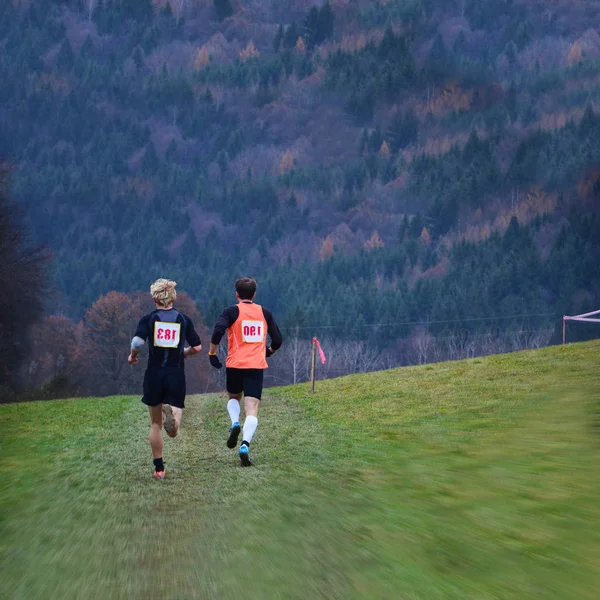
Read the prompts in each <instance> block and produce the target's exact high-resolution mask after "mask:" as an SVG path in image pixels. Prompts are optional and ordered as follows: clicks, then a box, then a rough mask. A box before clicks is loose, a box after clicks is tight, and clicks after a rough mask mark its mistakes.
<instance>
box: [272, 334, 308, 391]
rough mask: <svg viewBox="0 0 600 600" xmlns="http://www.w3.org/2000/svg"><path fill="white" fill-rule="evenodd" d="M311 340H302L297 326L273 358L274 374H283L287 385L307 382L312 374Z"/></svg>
mask: <svg viewBox="0 0 600 600" xmlns="http://www.w3.org/2000/svg"><path fill="white" fill-rule="evenodd" d="M310 356H311V346H310V340H308V339H301V338H300V329H299V327H298V326H296V327H295V328H294V329H293V330H292V334H291V335H287V336H286V340H285V344H284V345H283V346H282V348H281V350H279V352H277V354H275V356H274V357H273V361H272V362H273V367H274V372H276V373H277V374H279V373H281V374H282V375H283V376H284V377H285V380H286V383H287V382H289V383H299V382H301V381H307V380H308V378H309V373H310Z"/></svg>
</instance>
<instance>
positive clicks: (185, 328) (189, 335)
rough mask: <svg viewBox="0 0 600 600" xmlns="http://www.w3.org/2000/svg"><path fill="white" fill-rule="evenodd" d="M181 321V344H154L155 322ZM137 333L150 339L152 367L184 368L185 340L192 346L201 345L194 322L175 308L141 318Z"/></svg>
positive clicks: (149, 348)
mask: <svg viewBox="0 0 600 600" xmlns="http://www.w3.org/2000/svg"><path fill="white" fill-rule="evenodd" d="M157 321H158V322H163V323H179V324H180V326H181V329H180V331H181V334H180V337H179V345H178V346H177V347H176V348H160V347H157V346H155V345H154V324H155V322H157ZM135 335H136V336H137V337H140V338H142V339H143V340H144V341H148V340H149V343H148V368H150V367H153V368H154V367H179V368H180V369H183V363H184V359H183V349H184V347H185V342H186V341H187V343H188V344H189V345H190V346H200V343H201V342H200V336H199V335H198V334H197V333H196V330H195V329H194V324H193V323H192V321H191V319H190V318H189V317H186V316H185V315H184V314H183V313H180V312H179V311H176V310H175V309H174V308H171V309H169V310H162V309H160V310H155V311H152V312H151V313H150V314H149V315H146V316H144V317H142V318H141V319H140V322H139V323H138V326H137V329H136V330H135Z"/></svg>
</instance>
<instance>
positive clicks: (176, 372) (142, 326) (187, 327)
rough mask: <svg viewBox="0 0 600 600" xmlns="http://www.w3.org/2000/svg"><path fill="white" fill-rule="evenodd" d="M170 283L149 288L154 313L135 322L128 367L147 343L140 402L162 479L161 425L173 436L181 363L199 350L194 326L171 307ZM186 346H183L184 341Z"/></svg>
mask: <svg viewBox="0 0 600 600" xmlns="http://www.w3.org/2000/svg"><path fill="white" fill-rule="evenodd" d="M176 285H177V284H176V283H175V282H174V281H169V280H168V279H158V280H157V281H155V282H154V283H153V284H152V285H151V286H150V294H151V295H152V299H153V300H154V304H155V305H156V310H155V311H153V312H151V313H150V314H148V315H146V316H144V317H142V318H141V319H140V322H139V323H138V326H137V329H136V331H135V335H134V337H133V340H132V341H131V354H130V355H129V358H128V359H127V360H128V362H129V364H130V365H135V364H137V362H138V354H139V351H140V348H141V347H142V346H143V345H144V344H145V342H146V340H149V343H148V367H147V369H146V373H145V374H144V396H143V398H142V402H143V403H144V404H146V405H147V406H148V409H149V410H150V435H149V436H148V439H149V441H150V447H151V448H152V454H153V456H154V477H155V478H156V479H163V478H164V476H165V466H164V462H163V458H162V453H163V439H162V432H161V430H162V426H163V422H164V426H165V431H166V432H167V434H168V435H169V437H175V436H176V435H177V432H178V431H179V425H180V423H181V415H182V409H183V408H184V405H185V404H184V402H185V371H184V366H183V361H184V359H185V358H187V357H188V356H192V355H194V354H197V353H198V352H200V350H201V349H202V346H201V344H200V337H199V336H198V334H197V333H196V330H195V329H194V324H193V323H192V321H191V320H190V319H189V317H186V316H185V315H184V314H183V313H180V312H178V311H176V310H175V309H174V308H173V302H174V301H175V298H176V297H177V292H176V291H175V286H176ZM186 341H187V343H188V344H189V347H187V348H186V347H185V342H186Z"/></svg>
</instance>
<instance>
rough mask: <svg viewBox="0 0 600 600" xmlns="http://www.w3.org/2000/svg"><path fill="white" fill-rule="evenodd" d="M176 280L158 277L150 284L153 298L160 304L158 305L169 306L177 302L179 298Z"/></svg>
mask: <svg viewBox="0 0 600 600" xmlns="http://www.w3.org/2000/svg"><path fill="white" fill-rule="evenodd" d="M176 285H177V282H176V281H171V280H170V279H157V280H156V281H155V282H154V283H153V284H152V285H151V286H150V294H151V295H152V300H154V302H156V304H158V306H169V304H171V303H172V302H175V298H177V292H176V291H175V286H176Z"/></svg>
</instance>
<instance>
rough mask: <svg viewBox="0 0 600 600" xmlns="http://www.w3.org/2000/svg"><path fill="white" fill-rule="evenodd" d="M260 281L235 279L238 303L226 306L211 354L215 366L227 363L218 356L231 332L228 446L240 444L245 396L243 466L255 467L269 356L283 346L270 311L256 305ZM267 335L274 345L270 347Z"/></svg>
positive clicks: (246, 278)
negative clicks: (252, 451)
mask: <svg viewBox="0 0 600 600" xmlns="http://www.w3.org/2000/svg"><path fill="white" fill-rule="evenodd" d="M255 294H256V281H254V279H251V278H250V277H244V278H242V279H238V280H237V281H236V282H235V297H236V298H237V300H238V304H236V305H235V306H230V307H229V308H226V309H225V310H224V311H223V312H222V313H221V315H220V316H219V318H218V319H217V322H216V323H215V327H214V330H213V334H212V338H211V344H210V350H209V352H208V356H209V359H210V364H211V365H212V366H213V367H215V369H220V368H221V367H222V366H223V365H222V364H221V361H220V360H219V357H218V356H217V348H218V346H219V343H220V342H221V339H222V337H223V335H225V331H227V342H228V350H227V361H226V362H225V366H226V372H227V378H226V379H227V384H226V387H227V393H228V396H229V401H228V402H227V410H228V412H229V417H230V418H231V429H230V430H229V437H228V438H227V447H228V448H235V447H236V446H237V441H238V436H239V435H240V430H241V427H240V422H239V420H240V400H241V399H242V396H244V411H245V413H246V420H245V421H244V430H243V434H242V445H241V446H240V450H239V456H240V462H241V464H242V467H250V466H252V461H251V460H250V456H249V453H248V452H249V448H250V442H251V441H252V436H253V435H254V432H255V431H256V428H257V427H258V408H259V406H260V399H261V396H262V388H263V375H264V370H265V369H267V368H268V365H267V358H268V357H269V356H271V355H272V354H273V353H274V352H275V351H276V350H278V349H279V348H280V347H281V343H282V341H283V340H282V338H281V332H280V331H279V327H277V323H275V319H274V318H273V315H272V314H271V312H270V311H268V310H267V309H266V308H263V307H262V306H260V305H259V304H254V302H253V300H254V296H255ZM267 335H268V336H269V337H270V338H271V344H270V345H269V346H267Z"/></svg>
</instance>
